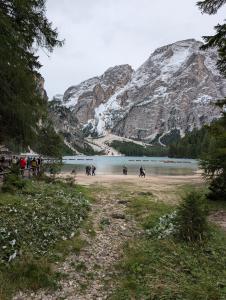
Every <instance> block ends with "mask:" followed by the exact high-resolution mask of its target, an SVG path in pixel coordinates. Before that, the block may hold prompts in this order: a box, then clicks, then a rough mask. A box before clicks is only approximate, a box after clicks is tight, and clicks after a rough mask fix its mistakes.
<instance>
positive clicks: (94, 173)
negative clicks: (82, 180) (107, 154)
mask: <svg viewBox="0 0 226 300" xmlns="http://www.w3.org/2000/svg"><path fill="white" fill-rule="evenodd" d="M95 175H96V167H95V166H92V176H95Z"/></svg>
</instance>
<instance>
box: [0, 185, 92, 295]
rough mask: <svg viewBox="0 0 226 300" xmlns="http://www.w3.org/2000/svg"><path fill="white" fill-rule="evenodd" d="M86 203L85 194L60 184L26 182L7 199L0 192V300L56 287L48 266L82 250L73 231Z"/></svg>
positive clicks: (83, 217)
mask: <svg viewBox="0 0 226 300" xmlns="http://www.w3.org/2000/svg"><path fill="white" fill-rule="evenodd" d="M87 199H91V196H90V194H89V192H88V190H86V189H85V188H83V187H80V186H75V185H70V184H67V183H63V182H60V181H57V182H52V183H45V182H43V181H27V184H26V186H25V187H24V188H23V189H22V190H20V191H17V193H14V194H13V195H11V194H7V193H0V216H1V224H0V299H1V300H5V299H10V298H11V296H12V294H14V293H15V292H16V291H18V290H21V289H22V290H24V289H31V290H37V289H39V288H51V289H55V288H56V287H57V281H58V279H59V276H60V274H58V273H57V272H56V271H55V268H54V263H55V262H57V261H62V260H63V259H64V258H65V257H66V256H67V255H69V254H70V253H79V252H80V250H81V249H82V248H83V247H84V246H86V243H85V241H84V240H82V239H81V238H80V236H79V231H80V228H81V227H82V226H83V225H84V224H86V218H87V215H88V211H89V202H88V201H87ZM90 226H91V225H90ZM12 255H14V256H15V257H12ZM10 257H11V258H10Z"/></svg>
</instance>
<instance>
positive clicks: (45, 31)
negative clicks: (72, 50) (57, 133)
mask: <svg viewBox="0 0 226 300" xmlns="http://www.w3.org/2000/svg"><path fill="white" fill-rule="evenodd" d="M0 41H1V46H0V104H1V105H0V143H7V141H11V142H12V141H14V143H17V144H20V145H21V146H22V147H23V146H27V145H29V144H32V143H33V142H34V141H35V140H37V137H38V135H39V130H40V123H42V122H43V121H44V120H45V119H46V117H47V100H46V99H45V98H43V96H42V95H41V92H40V90H39V88H38V86H39V82H40V80H41V77H40V74H39V73H38V70H39V68H40V67H41V65H40V63H39V57H38V56H37V54H36V53H37V49H38V48H40V47H41V48H44V49H46V50H47V51H49V52H51V51H53V49H54V47H56V46H62V44H63V43H62V41H60V40H58V33H57V30H56V29H52V24H51V23H50V22H49V21H48V19H47V18H46V15H45V0H0Z"/></svg>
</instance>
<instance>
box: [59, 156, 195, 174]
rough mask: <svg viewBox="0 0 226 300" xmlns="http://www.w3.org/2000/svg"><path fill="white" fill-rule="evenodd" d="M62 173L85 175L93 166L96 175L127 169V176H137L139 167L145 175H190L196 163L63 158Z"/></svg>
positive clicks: (164, 160) (135, 158) (141, 158)
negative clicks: (141, 167)
mask: <svg viewBox="0 0 226 300" xmlns="http://www.w3.org/2000/svg"><path fill="white" fill-rule="evenodd" d="M63 162H64V167H63V171H64V172H71V171H72V170H73V169H75V170H76V173H78V174H79V173H80V174H81V173H85V166H87V165H95V166H96V168H97V170H96V174H97V175H98V174H101V175H103V174H115V175H118V174H122V167H123V166H126V167H127V168H128V174H130V175H137V174H138V173H139V168H140V166H143V168H145V170H146V175H192V174H194V173H195V172H196V171H197V170H198V161H196V160H193V159H175V158H167V157H131V156H129V157H128V156H81V155H78V156H65V157H63Z"/></svg>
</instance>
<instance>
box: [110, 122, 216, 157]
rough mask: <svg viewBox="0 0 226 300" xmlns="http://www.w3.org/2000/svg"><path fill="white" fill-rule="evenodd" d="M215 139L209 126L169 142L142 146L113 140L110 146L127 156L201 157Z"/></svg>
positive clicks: (212, 145) (208, 150)
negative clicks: (161, 144) (164, 145)
mask: <svg viewBox="0 0 226 300" xmlns="http://www.w3.org/2000/svg"><path fill="white" fill-rule="evenodd" d="M214 143H215V139H214V138H213V136H211V135H210V129H209V127H208V126H204V127H203V128H201V129H199V130H198V129H194V130H193V131H192V132H189V133H186V134H185V136H184V137H183V138H179V139H178V140H177V141H174V142H173V143H171V144H169V145H168V146H167V147H162V146H160V145H153V146H142V145H138V144H135V143H133V142H122V141H113V142H112V143H111V144H110V146H111V147H113V148H114V149H116V150H117V151H119V152H120V153H122V154H124V155H126V156H169V157H174V158H194V159H198V158H201V157H202V155H203V154H205V153H208V152H210V151H211V150H212V149H213V148H214Z"/></svg>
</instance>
